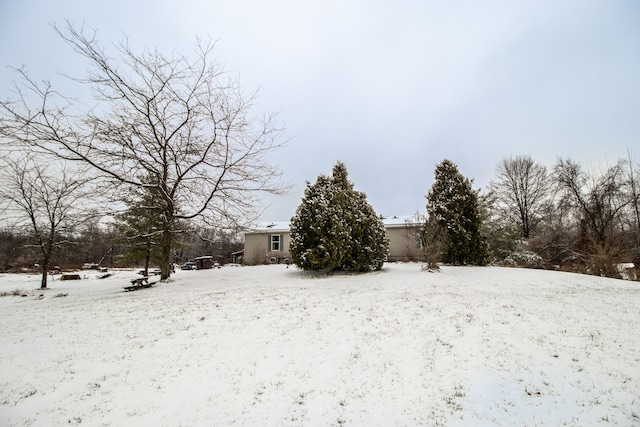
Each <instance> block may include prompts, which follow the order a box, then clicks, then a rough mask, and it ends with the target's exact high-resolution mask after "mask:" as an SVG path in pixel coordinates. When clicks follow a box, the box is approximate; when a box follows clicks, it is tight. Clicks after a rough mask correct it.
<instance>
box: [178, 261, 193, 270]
mask: <svg viewBox="0 0 640 427" xmlns="http://www.w3.org/2000/svg"><path fill="white" fill-rule="evenodd" d="M180 269H182V270H195V269H196V263H195V262H185V263H184V264H182V267H180Z"/></svg>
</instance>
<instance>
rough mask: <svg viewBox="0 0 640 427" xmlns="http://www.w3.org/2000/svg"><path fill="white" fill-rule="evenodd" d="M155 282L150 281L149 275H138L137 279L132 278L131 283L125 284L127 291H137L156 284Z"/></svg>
mask: <svg viewBox="0 0 640 427" xmlns="http://www.w3.org/2000/svg"><path fill="white" fill-rule="evenodd" d="M154 283H155V282H149V276H143V277H138V278H136V279H131V285H130V286H125V287H124V290H125V291H127V292H128V291H136V290H138V289H143V288H150V287H152V286H153V285H154Z"/></svg>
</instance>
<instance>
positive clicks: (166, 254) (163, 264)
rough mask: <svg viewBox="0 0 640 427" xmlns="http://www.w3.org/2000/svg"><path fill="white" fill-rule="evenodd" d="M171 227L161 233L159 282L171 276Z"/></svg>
mask: <svg viewBox="0 0 640 427" xmlns="http://www.w3.org/2000/svg"><path fill="white" fill-rule="evenodd" d="M171 234H172V233H171V226H169V227H167V228H165V230H164V231H163V232H162V256H161V258H160V280H164V279H168V278H169V275H170V274H171V269H170V268H169V262H170V261H171Z"/></svg>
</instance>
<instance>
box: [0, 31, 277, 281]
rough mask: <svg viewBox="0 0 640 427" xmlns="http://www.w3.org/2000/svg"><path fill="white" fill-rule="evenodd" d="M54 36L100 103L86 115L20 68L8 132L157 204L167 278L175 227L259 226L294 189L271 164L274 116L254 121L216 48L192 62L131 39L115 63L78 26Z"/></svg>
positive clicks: (0, 129) (7, 115) (201, 48)
mask: <svg viewBox="0 0 640 427" xmlns="http://www.w3.org/2000/svg"><path fill="white" fill-rule="evenodd" d="M56 30H57V32H58V34H59V35H60V36H61V37H62V38H63V39H64V40H65V41H66V42H67V44H68V45H69V46H70V47H71V48H72V49H73V50H74V51H75V52H76V53H78V54H79V55H80V56H82V57H84V58H85V59H86V60H87V61H88V62H89V65H90V67H91V68H90V71H89V72H88V74H87V76H86V77H84V78H81V79H74V80H75V81H76V82H78V83H81V84H84V85H88V86H89V87H90V88H91V89H92V93H93V94H94V99H95V101H96V105H94V106H93V107H92V108H83V105H82V104H80V103H78V102H74V101H73V100H71V99H68V98H64V97H62V96H61V95H60V94H59V93H57V92H56V91H55V90H54V89H53V88H52V87H51V85H50V84H48V83H43V84H38V83H36V82H34V81H32V80H31V79H29V77H28V76H27V75H26V73H24V72H23V71H20V73H21V75H22V81H23V83H24V86H23V87H22V88H21V89H20V92H19V97H18V99H17V100H15V101H6V102H1V103H0V109H1V110H2V113H1V116H0V135H4V136H10V137H11V138H12V139H17V140H19V141H20V142H21V143H22V144H24V145H26V146H30V147H32V148H33V149H37V150H39V151H43V152H47V153H52V154H55V155H57V156H59V157H61V158H63V159H67V160H73V161H78V162H81V163H84V164H88V165H90V166H91V167H92V169H93V171H94V172H97V173H98V175H99V176H101V177H103V178H107V179H108V180H110V181H111V182H112V183H113V184H114V188H116V186H117V185H122V184H124V185H125V186H129V187H131V186H133V187H137V188H143V189H145V190H146V191H149V192H150V194H152V195H153V196H154V197H157V198H159V199H160V200H161V201H162V205H163V206H164V212H163V215H164V216H165V219H164V221H163V224H164V230H163V233H162V239H161V241H162V243H161V246H162V260H161V265H160V267H161V271H162V275H161V277H162V278H163V279H164V278H167V277H168V276H169V262H170V253H171V247H172V239H173V237H172V233H173V232H174V223H175V221H176V220H179V219H192V218H203V219H206V220H208V222H209V223H218V224H220V223H221V222H239V221H242V220H243V219H251V216H253V215H255V214H256V211H255V207H256V206H257V204H258V203H257V202H258V200H259V199H258V198H259V196H260V194H264V193H265V192H268V193H274V194H279V193H281V192H283V191H285V190H286V188H285V187H286V186H283V185H282V183H281V181H280V172H279V171H278V170H277V169H276V168H274V167H272V166H271V165H270V164H268V163H267V162H266V160H265V155H266V154H267V153H269V152H271V151H273V150H275V149H276V148H278V147H279V146H280V145H281V144H280V143H279V142H278V141H279V135H280V133H281V132H280V129H278V128H277V126H276V125H275V123H274V117H273V116H271V115H266V116H261V117H256V116H252V109H253V106H252V101H253V98H252V97H249V98H247V97H245V96H244V94H243V93H242V90H241V88H240V85H239V83H238V82H237V81H236V80H233V79H232V78H230V77H229V76H228V75H227V74H226V73H225V72H224V70H222V69H221V67H220V66H218V65H216V63H215V62H213V61H212V59H211V55H212V49H213V45H212V44H211V43H210V42H204V41H202V40H198V43H197V44H196V48H197V49H196V52H197V54H196V59H195V60H193V61H192V60H190V59H189V58H188V57H186V56H182V55H179V54H176V53H173V54H171V55H168V56H167V55H164V54H162V53H160V52H158V51H157V50H151V49H146V50H144V51H143V52H142V53H140V54H138V53H135V52H133V51H132V50H131V49H130V47H129V45H128V44H127V42H126V40H125V41H123V42H120V43H119V44H116V45H115V52H116V54H117V55H118V56H119V57H118V58H117V59H114V58H112V57H111V56H109V54H108V53H107V52H106V51H105V50H104V49H103V47H101V45H100V44H99V43H98V42H97V41H96V39H95V37H94V35H92V34H91V35H87V34H86V33H85V32H84V31H83V30H82V29H80V30H77V29H76V28H74V27H73V26H72V25H70V24H67V28H66V29H65V30H64V31H63V30H61V29H59V28H56ZM150 177H151V178H152V179H151V181H150V180H149V178H150Z"/></svg>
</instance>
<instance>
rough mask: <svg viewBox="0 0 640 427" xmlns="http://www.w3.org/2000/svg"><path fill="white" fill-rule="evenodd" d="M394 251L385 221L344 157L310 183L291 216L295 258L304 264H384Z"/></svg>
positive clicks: (315, 266) (363, 268) (328, 268)
mask: <svg viewBox="0 0 640 427" xmlns="http://www.w3.org/2000/svg"><path fill="white" fill-rule="evenodd" d="M388 251H389V241H388V238H387V234H386V231H385V228H384V224H383V223H382V221H381V220H380V218H378V216H377V215H376V213H375V211H374V210H373V208H372V207H371V205H369V203H368V202H367V197H366V195H365V194H364V193H362V192H359V191H355V190H354V189H353V183H352V182H351V181H349V179H348V174H347V168H346V166H345V165H344V164H343V163H342V162H338V163H336V165H335V166H334V167H333V175H332V176H331V177H329V176H326V175H320V176H319V177H318V179H317V181H316V183H315V184H310V183H307V188H306V189H305V193H304V197H303V199H302V203H301V204H300V206H298V209H297V210H296V214H295V216H294V217H293V218H292V219H291V244H290V248H289V255H290V257H291V261H292V262H293V263H294V264H296V265H297V266H298V267H300V268H302V269H304V270H323V271H332V270H337V269H341V268H348V269H354V270H356V271H361V272H362V271H369V270H380V269H381V268H382V265H383V264H384V260H385V258H386V256H387V253H388Z"/></svg>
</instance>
